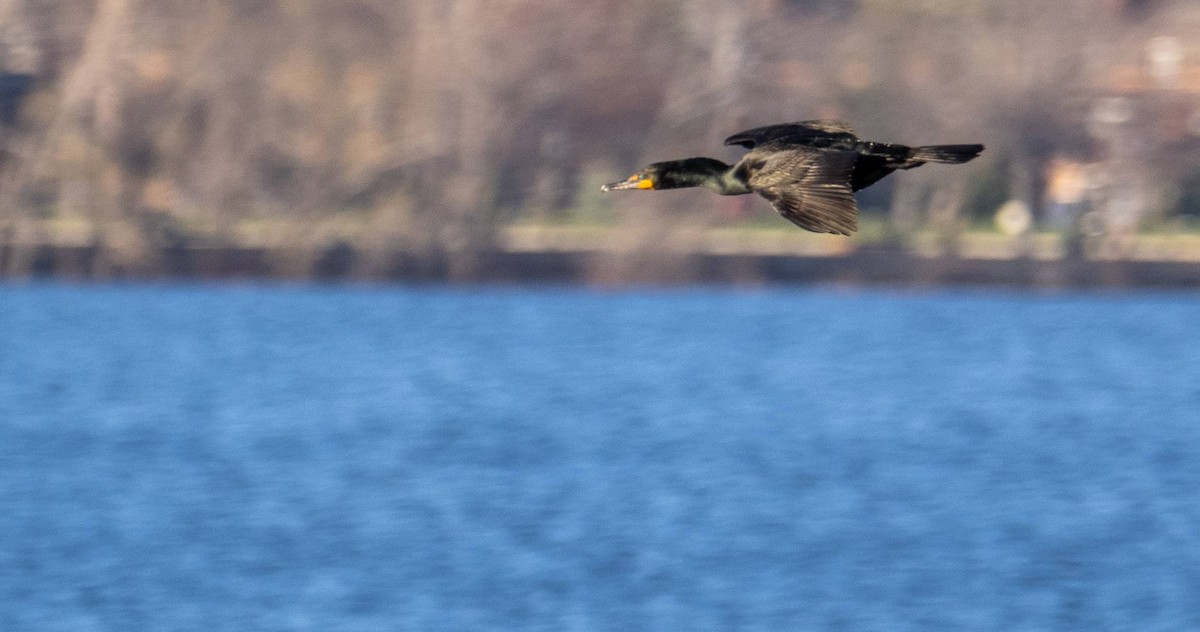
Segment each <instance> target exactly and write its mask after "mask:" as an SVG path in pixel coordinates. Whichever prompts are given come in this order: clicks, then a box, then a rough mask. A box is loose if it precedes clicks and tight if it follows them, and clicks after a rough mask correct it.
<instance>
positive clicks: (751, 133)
mask: <svg viewBox="0 0 1200 632" xmlns="http://www.w3.org/2000/svg"><path fill="white" fill-rule="evenodd" d="M831 136H832V137H838V138H844V137H853V136H854V130H853V129H850V124H849V123H847V122H845V121H800V122H799V123H782V124H780V125H768V126H766V127H756V128H754V129H748V130H746V131H744V132H738V133H736V134H734V135H733V136H730V137H729V138H726V139H725V144H726V145H741V146H742V147H745V148H746V149H754V148H755V147H758V146H760V145H765V144H767V143H770V142H784V143H787V142H794V143H798V144H807V143H806V142H805V141H807V140H811V139H813V138H825V137H831Z"/></svg>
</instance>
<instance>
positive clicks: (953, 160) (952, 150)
mask: <svg viewBox="0 0 1200 632" xmlns="http://www.w3.org/2000/svg"><path fill="white" fill-rule="evenodd" d="M982 151H983V145H927V146H925V147H917V148H916V149H913V154H912V158H910V160H913V161H918V160H919V161H921V162H944V163H949V164H952V165H956V164H959V163H963V162H966V161H968V160H971V159H972V158H974V157H976V156H978V155H979V153H980V152H982Z"/></svg>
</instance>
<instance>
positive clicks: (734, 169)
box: [603, 121, 983, 235]
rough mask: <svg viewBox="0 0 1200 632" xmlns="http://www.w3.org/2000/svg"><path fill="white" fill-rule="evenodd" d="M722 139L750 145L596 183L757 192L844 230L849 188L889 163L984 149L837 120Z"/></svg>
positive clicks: (867, 181)
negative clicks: (910, 140)
mask: <svg viewBox="0 0 1200 632" xmlns="http://www.w3.org/2000/svg"><path fill="white" fill-rule="evenodd" d="M725 144H726V145H741V146H742V147H745V148H746V149H749V150H750V151H748V152H746V154H745V155H744V156H742V159H741V160H739V161H738V162H737V163H736V164H734V165H727V164H725V163H723V162H721V161H719V160H714V159H712V158H687V159H684V160H672V161H668V162H656V163H654V164H652V165H650V166H648V167H646V168H645V169H642V170H641V171H639V172H638V173H635V174H634V175H632V176H630V177H629V179H628V180H623V181H621V182H614V183H612V184H606V185H604V187H603V190H604V191H615V190H620V189H656V190H657V189H678V188H683V187H696V186H703V187H707V188H710V189H712V190H714V191H716V192H717V193H720V194H722V195H742V194H746V193H757V194H759V195H761V196H763V197H765V198H766V199H767V200H768V201H770V202H771V205H772V206H774V207H775V210H776V211H779V214H780V215H783V216H784V217H785V218H787V219H788V220H790V221H791V222H792V223H794V224H796V225H797V226H799V227H801V228H803V229H805V230H811V231H813V232H816V233H834V234H838V235H849V234H851V233H853V232H854V230H855V229H856V228H857V227H858V208H857V206H856V204H855V201H854V192H855V191H857V190H859V189H863V188H866V187H869V186H871V185H872V184H875V183H876V182H878V181H879V180H880V179H882V178H883V177H884V176H886V175H887V174H889V173H891V172H893V171H895V170H896V169H912V168H913V167H919V166H921V165H923V164H925V163H927V162H941V163H948V164H957V163H963V162H967V161H968V160H971V159H972V158H974V157H976V156H978V155H979V153H980V152H982V151H983V145H931V146H926V147H907V146H905V145H893V144H888V143H873V142H870V141H864V140H861V139H859V138H858V137H857V136H855V135H854V132H853V131H852V130H851V129H850V126H849V125H848V124H846V123H843V122H841V121H802V122H799V123H785V124H782V125H769V126H767V127H758V128H755V129H751V130H746V131H744V132H739V133H737V134H734V135H733V136H730V137H729V138H727V139H725Z"/></svg>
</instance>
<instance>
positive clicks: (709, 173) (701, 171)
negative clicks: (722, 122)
mask: <svg viewBox="0 0 1200 632" xmlns="http://www.w3.org/2000/svg"><path fill="white" fill-rule="evenodd" d="M685 187H705V188H708V189H712V190H713V191H716V192H717V193H720V194H721V195H741V194H743V193H749V192H750V187H749V186H747V184H746V183H745V182H744V181H743V180H742V179H741V178H738V177H737V175H736V174H735V173H734V170H733V167H731V166H729V165H727V164H725V163H723V162H721V161H720V160H716V159H714V158H685V159H683V160H676V161H674V163H673V164H672V165H671V168H669V169H665V170H664V171H663V174H662V176H661V177H660V182H659V186H658V187H657V188H663V189H682V188H685Z"/></svg>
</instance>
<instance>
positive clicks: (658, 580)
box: [0, 285, 1200, 632]
mask: <svg viewBox="0 0 1200 632" xmlns="http://www.w3.org/2000/svg"><path fill="white" fill-rule="evenodd" d="M1198 604H1200V297H1197V296H1194V295H1147V294H1129V295H1111V296H1097V295H1069V294H1068V295H1045V296H1042V295H1021V294H989V293H940V292H926V293H889V292H868V291H862V292H844V291H837V290H829V289H809V290H763V291H728V290H694V291H665V290H664V291H651V290H646V291H632V292H624V291H621V292H612V291H609V292H605V291H583V290H579V291H575V290H566V289H562V290H553V289H547V290H529V289H471V290H448V289H404V288H386V287H385V288H305V287H270V286H268V287H252V286H246V287H236V286H235V287H199V286H197V287H172V286H129V287H121V286H112V287H105V286H97V287H70V286H57V285H28V286H11V285H10V286H3V285H0V629H3V630H40V631H41V630H70V631H72V632H83V631H88V630H206V631H212V630H239V631H241V630H320V631H330V630H420V631H426V630H429V631H438V630H464V631H465V630H547V631H550V630H555V631H558V630H578V631H591V630H613V631H617V630H620V631H629V630H680V631H684V630H686V631H696V630H764V631H766V630H794V629H823V630H838V629H845V630H930V629H972V630H1039V629H1055V630H1066V629H1081V630H1106V629H1112V630H1120V629H1136V630H1180V629H1200V605H1198Z"/></svg>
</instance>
